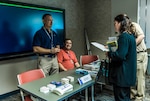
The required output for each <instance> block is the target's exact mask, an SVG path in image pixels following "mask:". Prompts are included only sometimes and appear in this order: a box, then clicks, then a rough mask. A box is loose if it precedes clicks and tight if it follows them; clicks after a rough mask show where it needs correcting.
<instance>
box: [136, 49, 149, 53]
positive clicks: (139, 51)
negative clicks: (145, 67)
mask: <svg viewBox="0 0 150 101" xmlns="http://www.w3.org/2000/svg"><path fill="white" fill-rule="evenodd" d="M143 52H147V50H143V51H138V52H137V53H143Z"/></svg>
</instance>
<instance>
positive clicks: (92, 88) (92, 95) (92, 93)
mask: <svg viewBox="0 0 150 101" xmlns="http://www.w3.org/2000/svg"><path fill="white" fill-rule="evenodd" d="M91 90H92V92H91V99H92V101H94V85H92V86H91Z"/></svg>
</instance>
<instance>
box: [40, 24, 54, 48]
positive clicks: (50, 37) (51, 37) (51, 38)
mask: <svg viewBox="0 0 150 101" xmlns="http://www.w3.org/2000/svg"><path fill="white" fill-rule="evenodd" d="M43 28H44V31H45V32H46V34H47V35H48V37H49V39H50V40H51V47H54V46H53V45H54V44H53V31H51V32H50V34H51V36H50V35H49V33H48V31H47V30H46V29H45V27H43Z"/></svg>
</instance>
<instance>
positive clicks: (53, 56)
mask: <svg viewBox="0 0 150 101" xmlns="http://www.w3.org/2000/svg"><path fill="white" fill-rule="evenodd" d="M39 56H42V57H46V58H47V57H49V58H55V56H56V55H39Z"/></svg>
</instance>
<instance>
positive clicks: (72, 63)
mask: <svg viewBox="0 0 150 101" xmlns="http://www.w3.org/2000/svg"><path fill="white" fill-rule="evenodd" d="M67 54H68V57H69V58H70V62H71V63H72V64H73V63H74V62H73V60H72V58H71V55H70V53H69V51H68V52H67Z"/></svg>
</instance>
